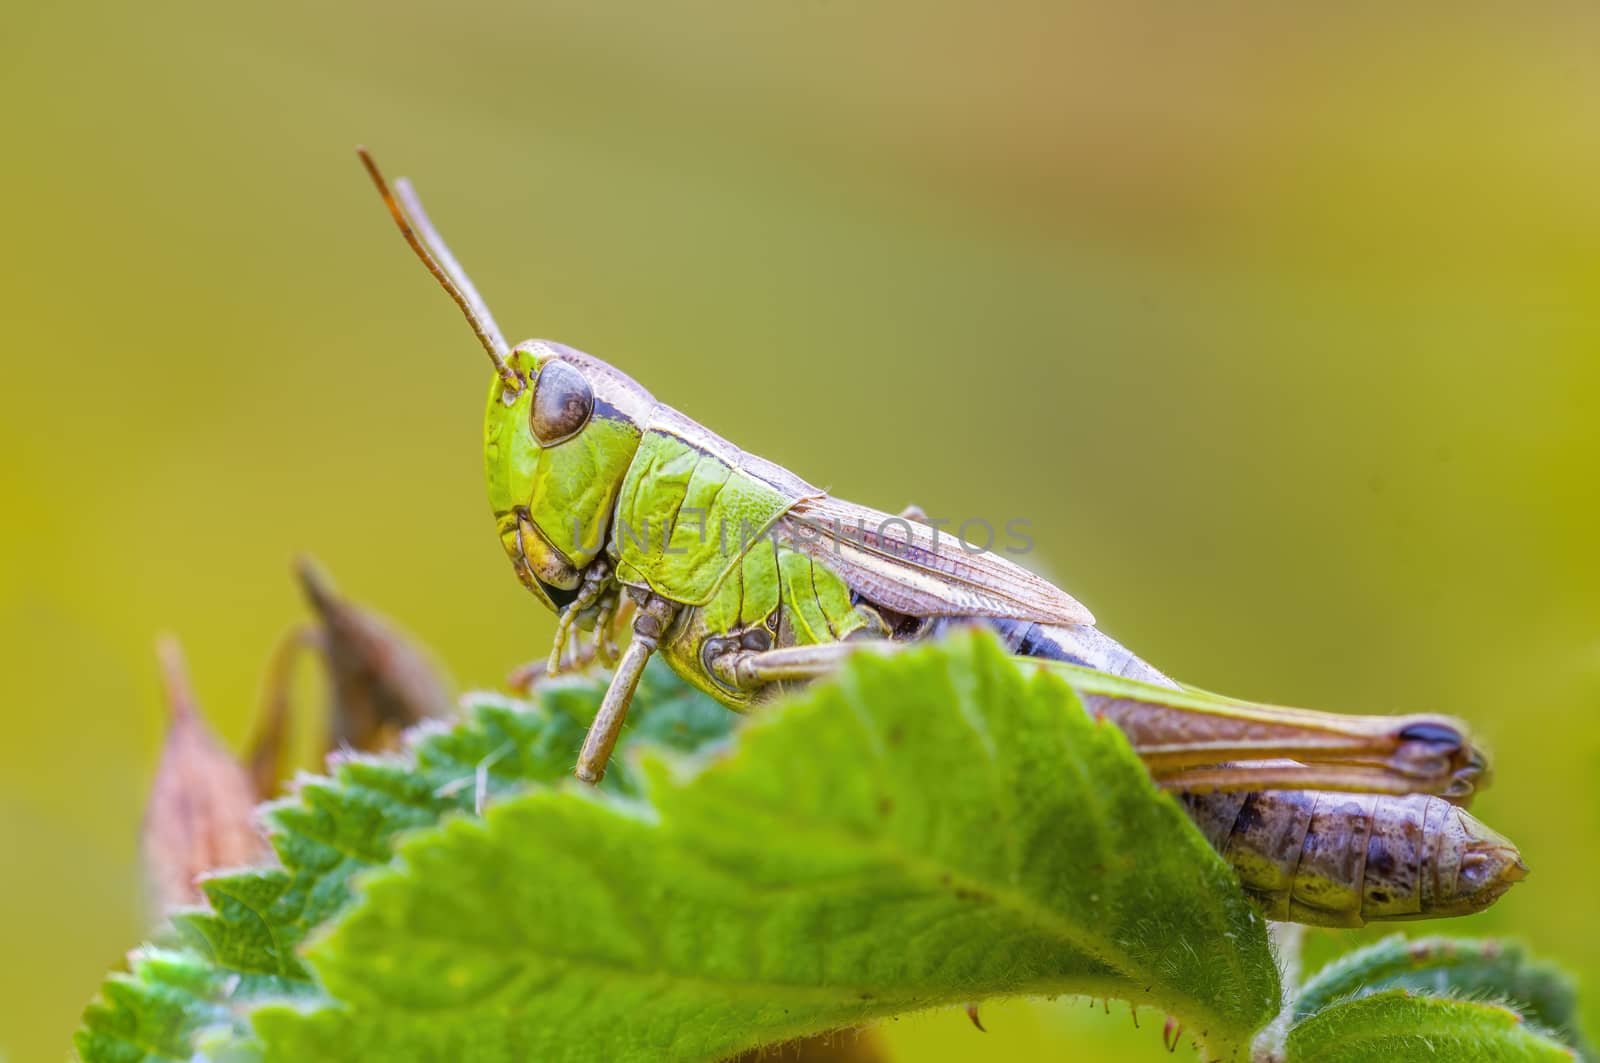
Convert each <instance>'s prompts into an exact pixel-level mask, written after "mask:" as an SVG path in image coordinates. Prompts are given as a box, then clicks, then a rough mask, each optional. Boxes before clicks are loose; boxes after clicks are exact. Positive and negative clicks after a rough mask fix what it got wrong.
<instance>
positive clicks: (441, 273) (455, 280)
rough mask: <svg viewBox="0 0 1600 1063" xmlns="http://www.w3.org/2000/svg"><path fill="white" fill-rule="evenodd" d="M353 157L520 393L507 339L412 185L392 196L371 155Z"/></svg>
mask: <svg viewBox="0 0 1600 1063" xmlns="http://www.w3.org/2000/svg"><path fill="white" fill-rule="evenodd" d="M356 154H357V155H359V156H360V157H361V165H363V166H365V167H366V168H367V175H368V176H369V177H371V178H372V183H373V184H374V185H377V186H378V195H380V196H382V197H383V203H384V206H386V207H388V208H389V214H390V215H391V216H392V217H393V218H394V223H395V224H396V225H398V226H399V227H400V235H401V236H404V237H405V238H406V243H408V244H410V245H411V250H413V251H415V252H416V253H417V257H418V258H420V259H421V260H422V264H423V265H424V266H427V267H428V272H429V273H431V274H433V278H434V280H436V281H438V282H439V285H440V287H442V288H444V290H445V291H447V292H449V293H450V298H452V299H454V300H455V301H456V305H457V306H459V307H460V308H461V312H462V313H463V314H465V315H466V318H467V324H469V325H471V326H472V332H473V335H475V336H477V337H478V342H479V343H481V344H483V349H484V350H485V351H488V352H489V361H491V362H493V363H494V371H495V372H496V373H497V374H498V375H499V377H500V379H501V380H502V381H504V383H505V386H506V387H507V388H509V389H510V391H511V394H512V395H517V394H519V393H521V391H522V378H521V377H519V376H517V374H516V373H515V372H513V371H512V369H511V366H510V365H509V364H508V363H507V361H506V358H507V357H508V356H509V355H510V353H511V348H510V346H509V345H508V344H507V343H506V338H505V337H504V336H502V335H501V334H500V326H499V325H496V324H495V322H494V315H493V314H491V313H489V307H488V306H487V305H486V304H485V303H484V301H483V298H482V297H481V296H479V295H478V289H476V288H474V287H473V286H472V280H471V279H470V278H469V277H468V276H467V274H466V271H465V270H463V269H462V268H461V264H460V263H459V262H457V261H456V256H454V255H452V254H451V253H450V248H449V247H448V246H447V245H446V244H445V242H444V239H443V237H441V236H440V235H439V233H438V230H436V229H435V228H434V227H433V223H432V222H430V221H429V220H428V213H427V211H425V210H423V209H422V200H420V199H418V198H417V193H416V191H415V190H414V189H413V188H412V187H411V182H410V181H408V180H406V179H405V178H404V177H402V178H400V179H399V180H398V181H396V182H395V183H394V191H392V192H391V191H390V190H389V182H387V181H385V180H384V179H383V173H382V172H381V171H380V170H379V169H378V164H377V163H376V162H374V161H373V159H372V154H371V153H370V152H369V151H367V149H366V148H364V147H358V148H356Z"/></svg>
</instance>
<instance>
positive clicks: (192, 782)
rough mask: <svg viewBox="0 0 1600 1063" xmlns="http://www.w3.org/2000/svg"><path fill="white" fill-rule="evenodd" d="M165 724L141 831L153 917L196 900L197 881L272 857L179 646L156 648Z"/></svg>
mask: <svg viewBox="0 0 1600 1063" xmlns="http://www.w3.org/2000/svg"><path fill="white" fill-rule="evenodd" d="M157 654H158V655H159V657H160V660H161V672H162V680H163V682H164V684H165V687H166V697H167V709H168V713H169V718H170V722H169V723H168V724H167V737H166V740H165V742H164V743H163V745H162V748H161V761H160V764H159V766H158V767H157V768H156V776H155V780H154V781H153V782H152V783H151V785H150V800H149V804H148V805H147V806H146V808H145V814H144V824H143V827H142V829H141V832H140V844H141V849H142V853H143V859H144V866H145V875H146V878H147V880H148V883H149V889H150V898H151V902H152V905H153V907H154V909H155V914H156V915H157V916H158V917H159V916H164V915H165V914H166V913H167V912H169V911H170V910H171V909H173V908H174V907H178V906H182V905H188V904H195V903H197V902H198V901H199V900H200V899H201V894H200V890H199V888H198V887H197V886H196V885H195V879H196V877H197V876H199V875H201V874H202V873H204V872H207V871H213V870H216V869H218V868H227V867H239V866H243V865H245V864H252V863H258V862H260V861H261V860H262V859H264V858H265V857H266V856H267V855H268V854H269V852H270V849H269V847H268V845H267V843H266V840H265V838H264V837H263V836H262V834H261V832H260V831H259V830H258V829H257V826H256V822H255V805H256V794H255V790H254V787H253V786H252V784H251V781H250V777H249V775H248V774H247V773H246V772H245V770H244V768H243V767H242V766H241V765H240V764H239V762H238V761H237V760H236V759H234V757H233V755H232V754H231V753H229V752H228V751H227V750H226V749H224V748H223V747H222V745H221V744H220V743H219V742H218V741H217V738H216V736H215V735H214V734H213V733H212V732H211V728H210V727H208V726H207V725H206V722H205V719H204V718H203V717H202V716H201V715H200V709H199V706H198V704H197V703H196V701H195V697H194V692H193V691H192V690H191V689H190V686H189V678H188V675H187V673H186V672H185V669H184V664H183V654H182V651H181V650H180V649H179V648H178V643H177V641H176V640H174V639H171V638H166V639H162V640H161V642H160V643H159V644H158V645H157Z"/></svg>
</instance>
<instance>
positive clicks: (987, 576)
mask: <svg viewBox="0 0 1600 1063" xmlns="http://www.w3.org/2000/svg"><path fill="white" fill-rule="evenodd" d="M780 525H781V527H780V529H779V531H780V534H783V535H784V537H785V539H786V540H788V541H789V542H790V544H791V545H792V546H793V547H794V548H795V549H796V550H799V551H801V552H802V553H806V554H809V555H810V556H811V557H812V558H814V559H815V560H817V561H819V562H821V563H823V564H825V565H827V566H828V567H829V568H832V569H833V570H834V571H836V572H838V573H839V575H840V576H841V577H843V579H844V581H845V582H846V583H848V584H849V585H850V588H851V590H853V591H855V592H857V593H858V594H860V595H861V596H862V597H864V598H866V599H868V600H869V601H871V602H873V603H875V604H878V605H881V606H884V607H886V608H888V609H891V610H893V611H895V612H897V613H903V614H905V615H906V616H912V617H929V616H972V617H999V618H1005V619H1011V620H1031V621H1034V622H1036V623H1040V624H1064V625H1082V624H1093V623H1094V616H1093V615H1092V614H1090V612H1089V610H1087V609H1085V608H1084V607H1083V606H1082V605H1080V604H1079V603H1078V602H1077V600H1075V599H1074V598H1073V597H1072V596H1071V595H1069V594H1067V593H1066V592H1065V591H1063V590H1061V589H1060V588H1059V587H1057V586H1055V585H1054V584H1052V583H1051V582H1050V581H1048V580H1045V579H1042V578H1040V577H1039V576H1036V575H1034V574H1033V573H1032V572H1029V571H1028V570H1027V569H1025V568H1023V567H1021V566H1020V565H1016V564H1013V563H1012V562H1010V561H1007V560H1006V559H1005V558H1003V557H1000V556H999V555H998V554H994V553H990V552H989V551H987V550H985V551H982V552H974V551H973V550H971V549H970V548H969V547H967V546H965V545H963V544H962V543H961V542H960V541H959V540H958V539H957V538H956V536H955V535H953V534H951V533H949V532H942V533H941V532H940V531H938V530H937V529H935V528H932V527H929V526H928V525H926V524H922V523H920V522H918V521H915V520H911V519H908V518H906V517H895V516H890V515H889V514H887V513H880V512H879V511H878V510H875V509H871V508H869V507H867V506H858V505H856V504H855V503H854V502H845V501H843V500H841V499H837V498H831V497H829V496H826V495H824V496H822V497H821V498H807V499H804V500H802V501H800V502H798V503H796V505H795V506H794V508H792V509H791V510H790V511H789V513H788V514H787V515H786V516H785V517H784V518H783V520H782V521H781V522H780Z"/></svg>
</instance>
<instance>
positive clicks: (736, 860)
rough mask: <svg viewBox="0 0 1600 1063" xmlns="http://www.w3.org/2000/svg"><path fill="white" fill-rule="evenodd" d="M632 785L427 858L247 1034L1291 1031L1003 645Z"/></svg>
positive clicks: (367, 887)
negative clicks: (324, 992)
mask: <svg viewBox="0 0 1600 1063" xmlns="http://www.w3.org/2000/svg"><path fill="white" fill-rule="evenodd" d="M574 746H575V742H573V743H570V744H568V745H567V746H566V747H565V748H566V749H567V751H568V757H569V760H570V750H571V749H572V748H574ZM475 748H476V749H477V750H480V751H481V750H482V749H484V748H485V744H484V743H477V744H476V746H475ZM458 759H459V758H458ZM632 771H633V772H635V773H636V774H633V775H630V778H634V779H642V781H643V784H644V791H643V798H644V799H643V800H641V799H637V798H630V797H625V796H617V795H614V794H611V795H607V794H594V793H591V792H586V791H584V790H582V789H580V788H578V787H576V786H575V785H572V786H567V787H565V788H563V789H561V790H559V791H553V790H549V789H538V790H534V791H530V792H526V793H522V794H519V795H515V796H511V797H508V798H506V799H505V800H502V801H497V802H495V803H493V804H492V805H491V806H490V808H489V810H488V813H487V815H486V816H485V817H484V818H482V819H476V818H470V817H466V816H461V817H456V818H453V819H451V820H450V821H449V822H447V823H445V824H444V825H443V826H442V827H441V828H439V829H437V830H429V831H423V832H419V833H415V834H412V835H410V836H408V837H407V838H406V839H405V840H404V841H402V843H401V845H400V851H399V856H400V859H399V860H398V861H397V862H396V863H394V864H392V865H390V866H389V867H388V868H387V869H384V870H381V871H378V872H375V873H374V874H372V875H371V876H368V877H366V878H365V879H364V881H363V883H362V887H361V892H362V899H361V900H360V902H359V903H358V904H357V905H356V906H355V907H354V908H352V909H351V910H350V911H349V912H347V913H346V914H345V915H344V916H343V917H341V918H340V919H339V920H338V921H337V923H336V924H335V926H334V928H333V930H332V932H331V933H330V934H328V935H326V936H324V937H322V938H321V939H320V940H319V941H318V942H316V943H315V944H313V946H312V947H311V949H310V951H309V959H310V962H311V964H312V965H313V966H314V967H315V969H316V971H317V973H318V974H319V975H320V976H321V978H322V980H323V984H324V985H325V986H326V987H327V989H328V990H329V991H330V992H331V994H332V995H333V996H334V997H335V998H336V999H337V1000H338V1001H339V1002H340V1003H339V1005H338V1006H335V1007H320V1008H307V1007H268V1008H264V1009H261V1010H259V1011H258V1012H257V1013H256V1017H255V1022H256V1027H257V1029H258V1031H260V1033H261V1035H262V1038H263V1040H264V1042H265V1044H266V1046H267V1048H268V1050H269V1051H268V1056H269V1058H273V1059H289V1060H297V1059H305V1058H310V1057H312V1056H315V1057H316V1058H319V1059H349V1060H358V1059H360V1060H364V1059H375V1058H381V1059H389V1060H408V1059H483V1060H501V1059H505V1060H510V1059H522V1058H533V1059H540V1060H556V1059H608V1060H628V1059H651V1060H656V1059H683V1060H695V1059H717V1058H721V1057H724V1056H726V1055H729V1054H731V1053H733V1052H736V1051H739V1050H741V1049H745V1048H749V1047H753V1046H757V1045H762V1044H769V1043H772V1042H775V1041H780V1040H784V1039H788V1038H792V1037H795V1036H798V1035H801V1034H805V1033H808V1032H814V1031H819V1030H824V1029H830V1028H836V1027H841V1026H847V1025H852V1024H856V1023H860V1022H863V1021H868V1020H871V1019H874V1018H878V1017H882V1016H888V1015H894V1014H899V1013H903V1012H906V1011H911V1010H915V1009H919V1008H926V1007H932V1006H936V1005H943V1004H951V1003H964V1002H968V1001H975V1000H980V999H983V998H986V997H990V996H995V995H1010V994H1056V993H1089V994H1093V995H1096V996H1116V997H1122V998H1126V999H1128V1000H1131V1001H1134V1002H1135V1003H1137V1004H1140V1005H1154V1006H1156V1007H1159V1008H1163V1009H1166V1010H1168V1011H1170V1012H1173V1013H1174V1014H1176V1015H1178V1016H1179V1017H1181V1018H1182V1020H1183V1022H1184V1026H1185V1029H1186V1030H1187V1031H1191V1032H1192V1033H1193V1034H1195V1035H1197V1036H1198V1037H1199V1038H1200V1039H1201V1040H1202V1041H1203V1042H1204V1043H1205V1044H1206V1046H1207V1048H1208V1050H1209V1052H1210V1056H1211V1057H1228V1056H1230V1055H1237V1054H1239V1053H1240V1052H1241V1051H1242V1046H1243V1045H1245V1044H1246V1043H1248V1041H1249V1038H1250V1035H1251V1033H1252V1032H1253V1031H1255V1030H1256V1029H1257V1028H1258V1027H1260V1026H1261V1025H1262V1024H1263V1023H1265V1022H1266V1021H1267V1019H1268V1018H1270V1017H1271V1015H1272V1014H1273V1012H1274V1011H1275V1009H1276V1004H1277V999H1278V986H1277V977H1276V968H1275V966H1274V964H1273V962H1272V959H1271V957H1270V954H1269V953H1268V950H1267V945H1266V937H1265V924H1264V921H1263V920H1262V919H1261V917H1260V916H1259V915H1258V914H1257V913H1256V911H1255V910H1254V909H1253V908H1252V907H1250V905H1249V904H1248V902H1247V901H1246V900H1245V899H1244V897H1243V896H1242V894H1241V893H1240V891H1239V889H1238V887H1237V884H1236V883H1235V881H1234V879H1233V876H1232V873H1231V872H1230V871H1229V869H1228V868H1227V867H1226V866H1225V865H1224V864H1223V863H1222V862H1221V860H1220V859H1219V858H1218V857H1217V856H1216V855H1215V854H1214V853H1213V852H1212V851H1211V850H1210V848H1209V847H1208V846H1207V845H1206V844H1205V842H1204V841H1203V839H1202V838H1201V837H1200V835H1199V833H1198V832H1197V831H1195V830H1194V828H1193V827H1192V826H1191V825H1190V823H1189V822H1188V821H1187V819H1186V818H1185V817H1184V815H1183V814H1182V812H1181V811H1180V810H1179V809H1178V807H1177V806H1176V805H1175V804H1174V803H1173V802H1172V801H1171V800H1169V799H1168V798H1166V797H1164V796H1161V795H1159V794H1157V793H1156V792H1155V790H1154V789H1153V787H1152V786H1151V784H1150V782H1149V779H1148V776H1147V775H1146V773H1145V771H1144V769H1143V767H1142V766H1141V765H1140V763H1139V762H1138V760H1137V759H1136V758H1135V757H1134V756H1133V754H1132V753H1131V752H1130V750H1129V749H1128V745H1127V742H1126V740H1125V739H1124V738H1123V736H1122V735H1121V733H1120V732H1118V731H1117V730H1116V729H1115V728H1114V727H1112V726H1110V725H1108V724H1099V723H1095V722H1093V721H1091V720H1090V719H1089V718H1088V716H1087V714H1085V713H1084V712H1083V711H1082V708H1081V705H1080V703H1079V701H1078V699H1077V696H1076V695H1075V694H1074V693H1073V692H1072V690H1071V689H1070V688H1069V687H1068V686H1067V685H1066V683H1065V682H1063V681H1062V680H1061V679H1060V678H1059V677H1057V676H1055V675H1052V674H1049V673H1048V672H1046V671H1045V670H1043V669H1037V668H1034V667H1031V666H1030V667H1028V668H1026V669H1022V668H1019V667H1018V665H1017V663H1016V662H1014V661H1013V660H1011V659H1010V658H1008V657H1006V656H1005V655H1004V654H1003V653H1002V652H1001V651H1000V649H999V648H998V646H997V645H996V644H995V643H994V642H993V640H992V639H990V638H988V637H982V636H978V635H976V634H974V635H965V636H960V637H958V638H955V639H952V640H950V641H947V642H945V643H943V644H940V645H935V646H929V647H919V648H916V649H913V650H909V651H907V652H905V653H902V654H897V655H895V656H894V657H893V658H891V659H887V660H880V659H877V658H874V657H871V656H868V655H861V656H860V657H859V658H858V659H856V660H854V661H853V662H852V663H851V664H850V665H849V666H848V667H847V668H846V669H845V670H844V672H843V674H842V675H841V677H840V678H839V680H838V681H837V682H835V683H831V684H826V685H819V686H816V687H813V688H812V689H811V690H810V691H808V692H806V693H805V694H803V695H802V696H801V697H800V698H798V699H797V700H793V701H790V702H789V703H787V704H786V705H783V706H781V707H778V708H776V709H774V710H772V711H767V712H763V713H761V714H758V716H757V717H756V718H755V719H754V720H753V721H752V722H751V723H750V724H749V725H748V726H746V727H745V728H744V729H743V733H742V734H741V735H740V740H739V741H738V742H737V743H733V744H732V745H731V746H730V747H729V748H727V749H725V750H722V751H720V752H718V753H716V754H714V755H710V756H700V757H693V758H691V757H684V756H670V755H667V754H665V753H660V754H654V755H651V756H648V757H643V758H639V759H638V760H637V761H636V762H635V764H634V765H633V766H632ZM349 783H350V780H349V779H348V777H345V778H344V779H343V781H342V783H341V784H340V787H341V788H342V787H347V786H348V785H349ZM425 789H426V784H424V785H423V786H422V787H420V788H418V789H416V790H413V791H410V792H412V793H420V792H423V791H425ZM395 796H396V798H399V797H401V796H404V795H403V794H398V795H395ZM280 822H281V820H280ZM363 853H365V850H363ZM335 857H336V854H329V855H328V856H327V857H326V859H329V860H332V859H335Z"/></svg>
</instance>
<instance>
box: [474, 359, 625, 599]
mask: <svg viewBox="0 0 1600 1063" xmlns="http://www.w3.org/2000/svg"><path fill="white" fill-rule="evenodd" d="M507 362H508V364H509V365H510V367H511V370H512V372H513V373H515V374H516V376H517V378H518V379H519V380H520V381H521V382H522V383H521V385H520V386H519V387H518V388H515V389H513V388H511V387H509V386H507V385H506V384H505V382H504V381H503V380H502V379H501V378H500V377H498V376H496V377H495V379H494V381H493V382H492V383H491V385H490V388H489V401H488V407H487V410H486V411H485V413H484V422H483V443H484V446H483V457H484V474H485V478H486V479H487V481H488V485H489V504H490V505H491V506H492V507H493V508H494V514H495V522H496V525H497V527H498V529H499V532H500V542H501V544H502V545H503V546H504V547H505V550H506V554H507V555H508V556H509V557H510V558H511V563H512V565H513V566H514V567H515V568H516V570H517V575H518V577H519V578H520V579H521V580H522V582H523V583H524V584H525V585H526V586H527V587H528V589H529V590H531V591H533V593H534V594H535V595H537V596H538V597H539V599H540V600H541V601H543V602H544V603H545V604H546V605H548V606H550V607H551V608H552V609H557V610H559V609H560V608H561V607H562V606H564V605H566V603H567V602H569V601H571V600H572V597H573V595H574V594H576V593H577V590H578V586H579V584H580V583H581V582H582V579H583V570H584V568H585V567H586V566H588V565H589V563H590V562H592V561H594V559H595V558H596V557H597V556H598V555H599V554H600V552H601V551H602V550H603V549H604V548H605V539H606V534H607V532H608V530H609V525H610V520H611V513H612V509H613V507H614V506H615V505H616V501H617V494H618V492H619V491H620V490H621V489H622V481H623V478H624V477H625V476H626V475H627V472H628V466H629V463H630V462H632V460H633V454H634V451H635V450H637V449H638V447H639V437H640V435H641V434H642V433H643V431H644V425H645V423H646V421H647V420H648V419H649V415H650V411H651V409H652V408H653V407H654V406H655V399H654V398H652V397H651V395H650V393H649V392H647V391H646V390H645V389H644V388H642V387H640V386H639V385H638V384H637V383H635V382H634V381H633V380H632V379H631V378H630V377H628V376H627V375H626V374H624V373H622V372H620V371H618V370H616V369H614V368H612V367H611V366H609V365H607V364H606V363H605V362H602V361H601V360H600V359H598V358H592V357H590V356H589V355H587V354H584V353H583V352H582V351H577V350H574V349H573V348H571V347H567V346H565V345H563V344H559V343H552V342H550V341H548V340H528V341H526V342H524V343H520V344H518V345H517V346H516V348H515V349H514V350H512V352H511V354H510V357H509V358H508V359H507Z"/></svg>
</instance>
